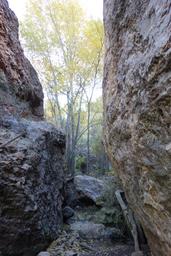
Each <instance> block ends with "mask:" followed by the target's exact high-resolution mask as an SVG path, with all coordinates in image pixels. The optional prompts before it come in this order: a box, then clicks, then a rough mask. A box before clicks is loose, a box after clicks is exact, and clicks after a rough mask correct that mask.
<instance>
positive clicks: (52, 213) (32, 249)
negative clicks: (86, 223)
mask: <svg viewBox="0 0 171 256" xmlns="http://www.w3.org/2000/svg"><path fill="white" fill-rule="evenodd" d="M64 154H65V136H64V135H63V133H61V132H60V131H58V130H56V128H55V127H54V126H53V125H51V124H48V123H47V122H45V121H43V92H42V87H41V84H40V82H39V79H38V76H37V74H36V71H35V70H34V68H33V67H32V65H31V64H30V62H29V61H28V60H27V59H26V58H25V56H24V53H23V50H22V48H21V45H20V42H19V38H18V21H17V18H16V16H15V14H14V13H13V12H12V11H11V10H10V9H9V6H8V2H7V1H6V0H1V1H0V254H1V255H2V256H34V255H36V254H37V253H38V252H39V251H41V250H43V249H44V248H46V247H47V245H48V244H49V242H50V241H52V240H54V239H55V238H56V237H57V236H58V232H59V230H60V228H61V225H62V221H63V218H62V203H63V183H64V178H63V176H64V173H63V171H64Z"/></svg>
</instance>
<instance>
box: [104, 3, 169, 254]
mask: <svg viewBox="0 0 171 256" xmlns="http://www.w3.org/2000/svg"><path fill="white" fill-rule="evenodd" d="M104 25H105V38H106V42H105V45H106V55H105V68H104V82H103V94H104V110H105V111H104V118H105V121H104V124H105V129H104V132H105V144H106V148H107V151H108V154H109V156H110V159H111V161H112V163H113V166H114V167H115V169H116V170H117V171H118V175H119V176H120V178H121V180H122V183H123V187H124V190H125V192H126V196H127V199H128V201H129V203H130V205H131V207H132V208H133V210H134V211H135V213H136V214H137V216H138V218H139V220H140V222H141V223H142V225H143V227H144V231H145V233H146V236H147V239H148V242H149V245H150V247H151V250H152V253H153V255H154V256H160V255H162V256H168V255H171V2H170V0H166V1H158V0H148V1H146V0H145V1H141V0H137V1H131V0H127V1H125V0H104Z"/></svg>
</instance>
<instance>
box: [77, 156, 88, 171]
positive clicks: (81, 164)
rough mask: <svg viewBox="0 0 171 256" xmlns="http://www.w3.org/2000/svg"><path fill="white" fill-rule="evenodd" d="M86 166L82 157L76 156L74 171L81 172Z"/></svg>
mask: <svg viewBox="0 0 171 256" xmlns="http://www.w3.org/2000/svg"><path fill="white" fill-rule="evenodd" d="M85 166H86V159H85V157H84V156H78V157H77V158H76V169H78V170H81V169H83V168H84V167H85Z"/></svg>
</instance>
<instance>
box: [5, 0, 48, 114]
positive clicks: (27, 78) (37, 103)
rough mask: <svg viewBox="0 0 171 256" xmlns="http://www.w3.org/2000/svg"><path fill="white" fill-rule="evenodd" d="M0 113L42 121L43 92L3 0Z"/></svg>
mask: <svg viewBox="0 0 171 256" xmlns="http://www.w3.org/2000/svg"><path fill="white" fill-rule="evenodd" d="M0 106H1V109H0V112H1V114H2V113H3V114H4V113H6V114H12V115H14V114H15V115H16V114H18V115H20V116H23V117H31V116H32V117H34V118H35V117H36V118H37V117H38V118H42V117H43V92H42V87H41V84H40V82H39V80H38V78H37V74H36V72H35V70H34V68H33V67H32V65H31V64H30V62H29V61H28V59H26V58H25V56H24V53H23V50H22V48H21V45H20V42H19V35H18V20H17V18H16V16H15V14H14V13H13V12H12V11H11V10H10V9H9V6H8V2H7V1H6V0H1V1H0Z"/></svg>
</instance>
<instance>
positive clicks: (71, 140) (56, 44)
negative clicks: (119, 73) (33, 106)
mask: <svg viewBox="0 0 171 256" xmlns="http://www.w3.org/2000/svg"><path fill="white" fill-rule="evenodd" d="M21 25H22V26H21V27H22V29H21V34H22V37H23V39H24V44H25V47H26V49H27V51H28V54H29V55H30V56H31V59H32V61H33V63H34V65H35V67H36V68H37V70H38V72H39V75H40V79H41V82H42V84H43V85H44V89H45V92H46V94H45V95H46V98H47V99H46V103H47V106H48V108H47V109H48V111H47V114H48V115H50V116H51V119H52V120H53V121H54V122H55V124H56V126H57V127H58V128H61V129H62V130H65V133H66V138H67V147H66V157H67V165H68V169H69V171H70V173H72V174H74V170H75V156H76V148H77V145H78V143H79V140H80V138H81V136H83V135H84V134H85V133H86V135H87V143H86V144H87V168H89V155H90V129H91V126H92V125H93V123H94V117H93V116H92V114H91V103H92V100H93V96H94V91H95V88H96V87H97V86H98V85H99V84H100V83H101V80H102V56H103V25H102V22H101V21H100V20H93V19H88V18H87V17H86V16H85V15H84V12H83V10H82V8H81V6H80V5H79V4H78V2H77V1H74V0H66V1H60V0H58V1H57V0H49V1H43V0H34V1H29V3H28V6H27V14H26V16H25V18H24V20H23V22H22V24H21ZM82 111H83V112H85V113H86V118H85V119H86V125H84V126H83V125H81V115H82ZM84 122H85V120H84Z"/></svg>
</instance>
